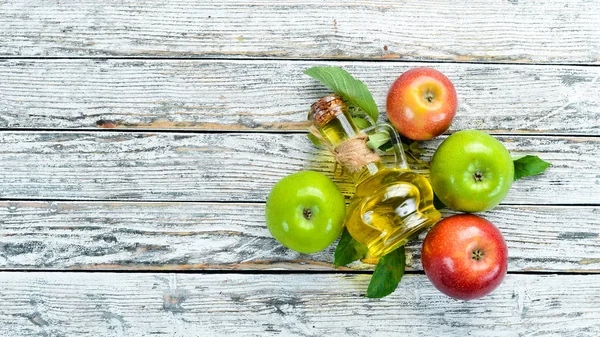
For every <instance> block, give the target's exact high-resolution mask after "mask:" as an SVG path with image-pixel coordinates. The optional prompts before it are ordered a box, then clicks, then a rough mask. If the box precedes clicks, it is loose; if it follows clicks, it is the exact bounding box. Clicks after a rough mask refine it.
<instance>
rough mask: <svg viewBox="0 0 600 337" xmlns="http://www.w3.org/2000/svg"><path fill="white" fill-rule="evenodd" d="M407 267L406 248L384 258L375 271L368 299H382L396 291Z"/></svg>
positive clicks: (401, 248) (368, 290)
mask: <svg viewBox="0 0 600 337" xmlns="http://www.w3.org/2000/svg"><path fill="white" fill-rule="evenodd" d="M405 267H406V255H405V253H404V246H402V247H400V248H398V249H396V250H394V251H392V252H391V253H388V254H387V255H384V256H382V257H381V258H380V259H379V263H377V266H376V267H375V271H373V277H371V282H370V283H369V288H368V289H367V297H370V298H382V297H384V296H387V295H389V294H391V293H393V292H394V290H396V288H397V287H398V284H399V283H400V280H401V279H402V276H403V275H404V268H405Z"/></svg>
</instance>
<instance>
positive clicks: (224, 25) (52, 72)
mask: <svg viewBox="0 0 600 337" xmlns="http://www.w3.org/2000/svg"><path fill="white" fill-rule="evenodd" d="M313 65H338V66H343V67H344V68H346V69H348V70H349V71H350V72H351V73H352V74H354V75H355V76H357V77H358V78H360V79H362V80H363V81H364V82H365V83H366V84H367V86H368V87H369V88H370V89H371V90H372V92H373V94H374V97H375V100H376V102H377V103H378V105H379V106H380V107H381V108H383V107H384V106H385V95H386V92H387V89H388V87H389V85H390V84H391V82H392V81H393V80H394V79H395V78H396V77H397V76H398V75H400V74H401V73H402V72H403V71H406V70H407V69H410V68H413V67H417V66H429V67H434V68H437V69H439V70H441V71H442V72H444V73H445V74H446V75H448V77H450V79H451V80H452V81H453V83H454V84H455V86H456V89H457V92H458V96H459V110H458V113H457V116H456V119H455V121H454V123H453V125H452V127H451V130H450V132H452V131H456V130H462V129H470V128H476V129H481V130H484V131H487V132H489V133H492V134H495V135H496V136H497V137H498V138H499V139H500V140H501V141H503V142H504V144H505V145H506V146H507V148H508V149H509V150H510V151H511V152H512V153H513V154H514V155H521V154H535V155H538V156H540V157H541V158H543V159H545V160H547V161H550V162H552V163H553V164H554V166H553V167H552V168H550V169H549V171H548V172H546V173H545V174H543V175H540V176H537V177H534V178H527V179H523V180H519V181H517V182H516V183H515V184H514V186H513V189H512V190H511V192H510V194H509V196H508V197H507V198H506V200H505V201H504V202H503V204H502V205H501V206H499V207H497V208H496V209H494V210H492V211H489V212H486V213H484V214H483V216H485V217H486V218H488V219H489V220H491V221H492V222H494V223H495V224H496V225H497V226H498V227H499V228H500V229H501V231H502V232H503V234H504V236H505V239H506V241H507V244H508V246H509V255H510V259H509V275H507V277H506V279H505V281H504V283H503V284H502V285H501V286H500V287H499V288H498V289H497V290H496V291H495V292H494V293H493V294H492V295H490V296H487V297H484V298H482V299H480V300H475V301H470V302H463V301H456V300H453V299H450V298H448V297H445V296H444V295H442V294H440V293H439V292H438V291H437V290H435V289H434V288H433V286H432V285H431V284H430V283H429V281H428V280H427V278H426V277H425V276H424V274H423V272H422V267H421V264H420V256H419V251H420V244H421V241H420V240H416V241H414V242H411V243H410V244H409V245H408V250H407V251H408V255H409V261H408V272H407V275H406V276H405V278H404V279H403V280H402V283H401V285H400V287H399V289H398V290H397V291H396V292H395V293H394V294H392V295H391V296H389V297H387V298H385V299H382V300H371V299H367V298H365V297H364V295H363V294H364V292H365V290H366V286H367V284H368V281H369V278H370V273H371V271H372V266H368V265H363V264H360V263H355V264H352V265H350V266H349V267H347V268H340V269H334V268H333V265H332V255H333V246H332V247H330V249H328V250H325V251H324V252H321V253H318V254H313V255H304V254H297V253H295V252H292V251H290V250H287V249H285V248H283V247H282V246H281V245H279V244H278V243H277V242H276V241H275V240H274V239H272V238H271V237H270V235H269V233H268V231H267V229H266V227H265V224H264V201H265V199H266V196H267V194H268V193H269V190H270V188H271V187H272V186H273V184H274V183H275V182H276V181H277V180H278V179H280V178H281V177H283V176H285V175H287V174H289V173H292V172H295V171H297V170H300V169H313V170H318V171H321V172H324V173H325V174H327V175H329V176H332V169H333V162H332V159H331V158H330V157H329V156H327V154H326V153H325V152H323V151H320V150H317V149H315V148H314V147H313V146H312V145H311V144H310V142H309V141H308V140H307V139H306V137H305V136H304V133H305V132H304V130H305V126H306V123H305V118H306V111H307V110H308V107H309V106H310V104H311V103H312V102H313V101H314V100H316V99H318V98H319V97H321V96H323V95H325V94H327V93H328V92H327V90H326V89H324V88H323V87H321V86H320V85H318V84H317V83H316V82H315V81H314V80H311V79H309V78H308V77H307V76H305V75H303V74H302V71H303V70H304V69H306V68H308V67H310V66H313ZM599 77H600V2H599V1H594V0H552V1H551V0H537V1H533V0H506V1H489V0H473V1H454V0H451V1H448V0H434V1H426V2H423V1H418V0H404V1H388V0H378V1H377V0H373V1H368V0H352V1H330V2H326V3H324V2H322V1H317V0H312V1H304V2H299V1H288V0H282V1H279V0H278V1H276V0H271V1H267V0H264V1H251V0H246V1H243V0H230V1H224V0H220V1H189V0H186V1H175V0H160V1H159V0H138V1H135V0H107V1H92V0H53V1H47V0H0V145H1V146H0V270H1V271H0V336H11V337H12V336H48V337H55V336H56V337H58V336H153V335H167V336H186V337H188V336H189V337H191V336H228V335H239V336H388V335H400V334H405V335H415V336H418V335H432V336H454V335H456V336H465V335H470V336H598V335H600V220H599V217H600V156H599V155H600V81H599ZM382 116H384V112H383V111H382ZM443 138H444V136H443V137H440V139H436V140H433V141H428V142H422V143H421V148H422V150H423V151H422V153H419V154H418V156H419V157H420V159H422V160H423V161H425V162H426V161H428V160H429V158H430V157H431V155H432V154H433V151H435V148H436V147H437V145H439V143H440V142H441V140H443ZM411 164H412V166H413V168H414V169H416V170H418V171H419V172H421V173H424V174H427V167H426V165H424V164H423V163H417V162H412V163H411ZM336 182H337V183H338V184H339V186H340V188H341V189H342V191H343V192H344V193H345V194H346V195H350V193H352V186H351V185H350V184H349V183H348V182H347V181H345V180H336ZM450 214H452V213H451V212H448V211H446V212H444V215H445V216H447V215H450ZM423 237H424V234H423V235H422V236H421V238H423Z"/></svg>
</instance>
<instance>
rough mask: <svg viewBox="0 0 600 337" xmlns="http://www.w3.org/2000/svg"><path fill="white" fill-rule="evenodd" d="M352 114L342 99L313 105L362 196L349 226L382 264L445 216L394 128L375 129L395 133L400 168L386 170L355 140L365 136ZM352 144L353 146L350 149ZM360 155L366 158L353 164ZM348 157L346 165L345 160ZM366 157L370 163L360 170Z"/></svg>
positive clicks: (352, 203) (355, 198)
mask: <svg viewBox="0 0 600 337" xmlns="http://www.w3.org/2000/svg"><path fill="white" fill-rule="evenodd" d="M347 110H348V109H347V107H346V105H345V104H344V102H343V101H342V99H341V98H340V97H339V96H336V95H329V96H326V97H324V98H322V99H320V100H319V101H317V102H315V103H314V104H313V106H312V108H311V113H310V115H309V119H311V120H312V121H313V122H314V126H315V128H316V129H317V130H318V132H319V134H320V136H321V137H322V138H323V140H324V141H325V142H327V145H328V146H329V148H330V149H333V150H332V152H333V153H334V155H336V160H338V162H340V163H341V164H342V165H344V168H345V169H346V170H347V171H349V172H350V173H351V175H352V178H353V180H354V183H355V184H356V192H355V194H354V196H353V197H352V199H351V201H350V205H349V206H348V209H347V212H346V219H345V225H346V228H347V229H348V232H349V233H350V235H352V237H353V238H354V239H355V240H356V241H358V242H360V243H362V244H364V245H366V246H367V247H368V253H367V257H366V259H365V260H363V261H364V262H368V263H376V262H377V260H378V259H379V257H381V256H383V255H385V254H387V253H389V252H391V251H393V250H395V249H396V248H398V247H400V246H402V245H404V244H405V243H406V242H407V241H408V240H409V238H411V237H412V236H413V235H415V234H417V233H419V232H420V231H422V230H423V229H426V228H428V227H430V226H432V225H433V224H435V223H436V222H437V221H438V220H439V219H440V217H441V215H440V213H439V212H438V211H437V210H436V209H435V207H434V206H433V190H432V189H431V185H430V184H429V181H428V180H427V179H426V178H425V177H423V176H421V175H419V174H417V173H414V172H412V171H410V169H409V168H408V165H407V163H406V159H405V157H404V151H403V150H402V144H400V143H399V140H398V136H397V134H396V131H395V130H394V129H393V127H391V126H390V125H389V124H378V125H376V126H375V127H374V129H382V128H383V129H386V131H388V132H390V136H391V137H390V138H391V139H392V142H393V148H394V151H395V154H396V168H386V167H385V166H384V165H383V163H382V162H381V160H380V158H379V156H377V155H375V154H374V153H370V152H369V151H368V148H367V147H366V144H365V143H364V141H363V143H362V149H361V147H360V146H359V145H355V144H357V142H355V140H356V139H357V138H359V137H361V136H364V135H363V134H362V133H360V132H359V131H358V129H357V128H356V126H355V125H354V123H353V122H352V118H351V117H350V115H349V114H348V111H347ZM378 131H379V130H378ZM363 139H364V138H363ZM349 142H353V145H351V146H349V145H348V144H349ZM358 144H361V143H360V142H358ZM343 147H345V148H344V149H342V148H343ZM359 150H362V151H363V152H364V151H366V152H364V153H366V155H360V151H359ZM342 152H343V153H342ZM346 152H348V153H346ZM354 154H356V155H357V156H358V157H361V158H353V159H356V160H354V161H352V160H347V159H348V158H347V157H352V155H354ZM342 156H343V157H344V160H341V159H342V158H341V157H342ZM373 156H374V157H373ZM364 157H367V160H365V161H363V162H361V163H360V165H355V163H356V162H360V160H363V159H364ZM348 163H350V164H348ZM347 166H352V167H347ZM357 166H358V167H357Z"/></svg>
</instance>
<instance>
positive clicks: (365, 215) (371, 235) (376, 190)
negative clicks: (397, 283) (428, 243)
mask: <svg viewBox="0 0 600 337" xmlns="http://www.w3.org/2000/svg"><path fill="white" fill-rule="evenodd" d="M440 217H441V215H440V212H438V211H437V210H436V209H435V207H434V206H433V191H432V189H431V186H430V184H429V182H428V181H427V179H425V178H424V177H423V176H421V175H419V174H416V173H413V172H410V171H406V170H399V169H387V168H384V169H382V170H380V171H379V172H377V173H376V174H375V175H373V176H371V177H369V178H367V179H365V180H364V181H362V182H361V183H359V184H358V186H357V187H356V194H355V195H354V197H353V198H352V200H351V202H350V206H349V207H348V210H347V215H346V228H347V229H348V231H349V232H350V234H351V235H352V237H353V238H354V239H355V240H356V241H358V242H361V243H363V244H365V245H366V246H367V247H368V248H369V250H368V257H370V258H372V259H377V258H379V257H380V256H382V255H385V254H387V253H389V252H391V251H393V250H394V249H396V248H398V247H400V246H402V245H404V244H405V243H406V242H407V241H408V240H409V238H411V236H413V235H414V234H417V233H419V232H420V231H422V230H423V229H425V228H428V227H430V226H432V225H433V224H435V223H436V222H437V221H438V220H439V219H440ZM365 262H368V261H365Z"/></svg>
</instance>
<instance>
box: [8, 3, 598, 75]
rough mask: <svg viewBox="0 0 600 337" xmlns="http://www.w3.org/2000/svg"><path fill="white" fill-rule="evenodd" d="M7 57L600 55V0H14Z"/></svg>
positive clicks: (591, 58)
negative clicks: (102, 0)
mask: <svg viewBox="0 0 600 337" xmlns="http://www.w3.org/2000/svg"><path fill="white" fill-rule="evenodd" d="M1 6H2V7H1V8H0V9H1V11H2V15H0V31H2V32H3V34H2V35H0V55H1V56H4V57H14V56H16V57H20V56H28V57H29V56H41V57H54V56H58V57H65V56H68V57H78V56H85V57H113V56H144V57H161V58H164V57H232V56H235V57H270V58H281V57H285V58H368V59H400V60H450V61H476V62H479V61H481V62H490V61H491V62H536V63H563V62H568V63H582V64H583V63H586V64H597V63H599V62H600V53H599V51H600V27H599V26H598V22H600V4H599V3H598V2H597V1H590V0H576V1H573V0H561V1H549V0H544V1H535V2H534V1H485V0H477V1H468V2H464V1H451V2H448V1H442V0H438V1H428V3H427V6H423V4H422V1H418V0H407V1H402V2H399V1H366V0H353V1H344V2H339V1H337V2H336V1H334V2H327V3H323V2H322V1H317V0H312V1H305V2H303V3H302V4H298V2H297V1H292V0H285V1H279V0H277V1H275V0H270V1H253V0H236V1H227V2H225V3H224V2H223V1H202V2H197V1H173V0H171V1H165V0H141V1H127V2H124V1H108V2H102V3H100V2H97V1H91V0H67V1H52V2H48V1H43V0H4V1H2V3H1Z"/></svg>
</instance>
